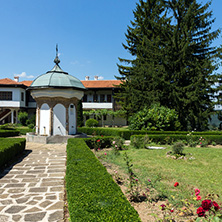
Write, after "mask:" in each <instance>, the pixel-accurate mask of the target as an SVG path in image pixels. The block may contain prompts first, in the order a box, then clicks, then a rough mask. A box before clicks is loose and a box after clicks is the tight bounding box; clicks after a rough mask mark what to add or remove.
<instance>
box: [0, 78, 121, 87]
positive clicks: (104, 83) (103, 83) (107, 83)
mask: <svg viewBox="0 0 222 222" xmlns="http://www.w3.org/2000/svg"><path fill="white" fill-rule="evenodd" d="M32 82H33V81H30V80H26V81H22V82H16V81H14V80H11V79H9V78H5V79H0V85H25V86H27V87H29V86H30V85H31V84H32ZM81 82H82V84H83V85H84V86H85V87H86V88H113V87H116V86H118V85H120V83H121V82H122V81H121V80H82V81H81Z"/></svg>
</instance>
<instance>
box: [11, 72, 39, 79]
mask: <svg viewBox="0 0 222 222" xmlns="http://www.w3.org/2000/svg"><path fill="white" fill-rule="evenodd" d="M14 76H18V77H20V78H28V79H33V78H34V77H35V76H33V75H30V76H27V74H26V72H22V73H21V74H14Z"/></svg>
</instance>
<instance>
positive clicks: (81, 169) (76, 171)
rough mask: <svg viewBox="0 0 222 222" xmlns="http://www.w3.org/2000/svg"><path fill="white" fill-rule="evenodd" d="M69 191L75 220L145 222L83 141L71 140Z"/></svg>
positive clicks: (68, 174) (68, 194)
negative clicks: (142, 221)
mask: <svg viewBox="0 0 222 222" xmlns="http://www.w3.org/2000/svg"><path fill="white" fill-rule="evenodd" d="M66 189H67V198H68V208H69V214H70V218H71V221H78V222H81V221H83V222H84V221H113V222H115V221H116V222H117V221H118V222H119V221H135V222H137V221H141V220H140V218H139V216H138V213H137V212H136V211H135V210H134V208H133V207H132V206H131V205H130V203H129V202H128V200H127V199H126V197H125V196H124V194H123V193H122V191H121V189H120V188H119V186H118V185H117V184H116V183H115V182H114V180H113V179H112V176H111V175H110V174H109V173H108V172H107V170H106V168H105V167H104V166H103V165H102V164H101V163H100V162H99V160H98V159H97V158H96V157H95V155H94V154H93V152H91V151H90V149H89V147H88V146H87V145H86V143H85V142H84V140H83V139H78V138H75V139H69V140H68V145H67V171H66Z"/></svg>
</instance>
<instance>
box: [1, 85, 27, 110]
mask: <svg viewBox="0 0 222 222" xmlns="http://www.w3.org/2000/svg"><path fill="white" fill-rule="evenodd" d="M0 91H2V92H12V100H0V107H25V104H26V91H25V89H22V88H14V87H7V88H6V87H2V88H1V89H0ZM22 93H23V94H24V101H21V99H22V98H21V94H22Z"/></svg>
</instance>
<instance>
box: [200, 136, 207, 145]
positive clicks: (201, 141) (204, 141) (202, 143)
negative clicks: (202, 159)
mask: <svg viewBox="0 0 222 222" xmlns="http://www.w3.org/2000/svg"><path fill="white" fill-rule="evenodd" d="M199 145H200V147H207V145H208V142H207V141H206V140H205V139H204V138H203V137H202V136H201V137H200V138H199Z"/></svg>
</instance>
